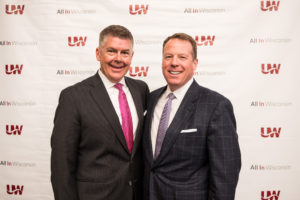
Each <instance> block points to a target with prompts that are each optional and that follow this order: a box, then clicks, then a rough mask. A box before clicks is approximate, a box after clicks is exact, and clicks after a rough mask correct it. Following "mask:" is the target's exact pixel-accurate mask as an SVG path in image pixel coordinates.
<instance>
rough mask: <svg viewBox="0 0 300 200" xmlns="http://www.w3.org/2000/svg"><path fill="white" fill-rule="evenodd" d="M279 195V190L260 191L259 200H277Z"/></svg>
mask: <svg viewBox="0 0 300 200" xmlns="http://www.w3.org/2000/svg"><path fill="white" fill-rule="evenodd" d="M279 195H280V190H278V191H262V192H261V200H278V199H279Z"/></svg>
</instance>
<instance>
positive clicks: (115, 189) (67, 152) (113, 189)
mask: <svg viewBox="0 0 300 200" xmlns="http://www.w3.org/2000/svg"><path fill="white" fill-rule="evenodd" d="M125 81H126V84H127V86H128V87H129V90H130V92H131V94H132V97H133V100H134V103H135V107H136V110H137V113H138V118H139V123H138V127H137V132H136V136H135V140H134V145H133V150H132V155H130V154H129V151H128V148H127V145H126V140H125V137H124V135H123V131H122V127H121V124H120V122H119V119H118V116H117V114H116V112H115V110H114V107H113V105H112V103H111V101H110V98H109V96H108V93H107V91H106V89H105V87H104V85H103V82H102V80H101V78H100V76H99V75H98V74H96V75H94V76H92V77H90V78H88V79H86V80H84V81H82V82H80V83H77V84H75V85H73V86H71V87H68V88H66V89H64V90H63V91H62V92H61V95H60V98H59V104H58V107H57V110H56V114H55V118H54V129H53V133H52V138H51V147H52V154H51V181H52V186H53V191H54V196H55V199H56V200H79V199H80V200H120V199H122V200H132V199H133V197H134V198H135V200H139V199H141V198H142V186H141V185H142V174H143V161H142V148H141V142H142V141H141V138H142V126H143V117H144V115H143V114H144V110H145V107H146V99H147V96H148V93H149V89H148V86H147V85H146V84H145V83H144V82H142V81H139V80H134V79H131V78H128V77H125Z"/></svg>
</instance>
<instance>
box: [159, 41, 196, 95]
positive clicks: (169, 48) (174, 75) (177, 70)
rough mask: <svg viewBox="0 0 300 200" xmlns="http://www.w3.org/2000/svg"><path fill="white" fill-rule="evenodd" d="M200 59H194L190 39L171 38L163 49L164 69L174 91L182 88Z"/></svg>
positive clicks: (164, 73) (191, 75)
mask: <svg viewBox="0 0 300 200" xmlns="http://www.w3.org/2000/svg"><path fill="white" fill-rule="evenodd" d="M197 64H198V59H193V48H192V45H191V43H190V42H189V41H186V40H180V39H176V38H174V39H170V40H169V41H168V42H167V43H166V45H165V47H164V51H163V60H162V71H163V75H164V77H165V79H166V81H167V82H168V85H169V87H170V89H171V90H172V91H174V90H176V89H178V88H180V87H181V86H183V85H184V84H185V83H186V82H188V81H189V80H190V79H191V78H192V77H193V75H194V71H195V70H196V68H197Z"/></svg>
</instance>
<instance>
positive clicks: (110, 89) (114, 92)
mask: <svg viewBox="0 0 300 200" xmlns="http://www.w3.org/2000/svg"><path fill="white" fill-rule="evenodd" d="M98 74H99V76H100V78H101V80H102V82H103V84H104V87H105V88H106V91H107V93H108V96H109V98H110V100H111V102H112V104H113V106H114V109H115V111H116V113H117V115H118V118H119V121H120V124H122V123H121V122H122V116H121V111H120V106H119V90H118V89H117V88H115V87H114V85H115V84H116V83H112V82H111V81H109V80H108V79H107V77H106V76H105V75H104V74H103V73H102V71H101V70H98ZM119 83H121V84H122V85H123V87H122V88H123V91H124V93H125V94H126V98H127V102H128V105H129V109H130V113H131V117H132V128H133V139H134V138H135V135H136V129H137V125H138V122H139V121H138V115H137V112H136V108H135V104H134V102H133V98H132V95H131V93H130V91H129V88H128V87H127V85H126V83H125V79H124V77H123V78H122V79H121V80H120V82H119Z"/></svg>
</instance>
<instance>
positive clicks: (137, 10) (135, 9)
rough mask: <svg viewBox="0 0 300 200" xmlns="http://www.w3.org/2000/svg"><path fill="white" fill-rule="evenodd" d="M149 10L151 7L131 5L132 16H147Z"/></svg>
mask: <svg viewBox="0 0 300 200" xmlns="http://www.w3.org/2000/svg"><path fill="white" fill-rule="evenodd" d="M148 9H149V5H148V4H147V5H143V4H142V5H134V6H133V5H132V4H131V5H129V13H130V14H131V15H136V14H138V15H142V14H144V15H146V14H147V11H148Z"/></svg>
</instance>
